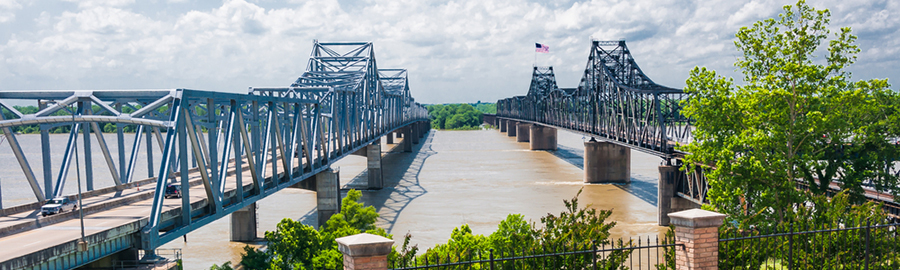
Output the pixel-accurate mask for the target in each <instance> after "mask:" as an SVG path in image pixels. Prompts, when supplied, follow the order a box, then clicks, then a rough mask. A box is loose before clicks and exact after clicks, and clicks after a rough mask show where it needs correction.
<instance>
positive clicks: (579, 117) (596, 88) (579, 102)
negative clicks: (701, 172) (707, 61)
mask: <svg viewBox="0 0 900 270" xmlns="http://www.w3.org/2000/svg"><path fill="white" fill-rule="evenodd" d="M686 98H687V94H685V93H684V91H682V90H681V89H674V88H670V87H666V86H662V85H659V84H656V83H655V82H653V81H652V80H651V79H650V78H649V77H648V76H647V75H646V74H644V72H643V71H641V69H640V67H638V65H637V63H636V62H635V60H634V58H633V57H632V56H631V52H630V51H629V50H628V47H627V46H626V45H625V41H593V42H592V45H591V52H590V56H589V57H588V62H587V66H586V67H585V71H584V76H583V77H582V79H581V82H580V83H579V85H578V87H577V88H559V87H558V86H557V84H556V79H555V74H554V72H553V68H552V67H534V71H533V74H532V81H531V86H530V87H529V90H528V94H527V95H525V96H517V97H512V98H507V99H502V100H499V101H497V116H498V117H503V118H510V119H518V120H525V121H530V122H535V123H540V124H544V125H548V126H555V127H560V128H564V129H569V130H573V131H576V132H579V133H584V134H586V135H590V136H592V137H597V138H603V139H606V140H608V141H610V142H613V143H616V144H620V145H624V146H627V147H630V148H632V149H635V150H639V151H644V152H648V153H651V154H654V155H657V156H660V157H662V158H664V159H666V160H671V159H674V158H677V157H679V156H681V155H683V153H681V152H679V151H678V150H677V149H676V146H678V145H679V144H687V143H688V142H689V141H690V140H691V134H690V133H691V129H692V128H691V121H690V120H689V119H688V118H686V117H684V116H682V115H681V113H680V110H681V103H680V102H681V101H682V100H684V99H686Z"/></svg>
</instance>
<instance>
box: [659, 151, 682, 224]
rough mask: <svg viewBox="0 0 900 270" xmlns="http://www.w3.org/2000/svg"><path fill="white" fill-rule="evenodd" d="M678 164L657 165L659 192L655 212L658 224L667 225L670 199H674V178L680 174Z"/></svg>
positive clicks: (670, 209)
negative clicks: (657, 216)
mask: <svg viewBox="0 0 900 270" xmlns="http://www.w3.org/2000/svg"><path fill="white" fill-rule="evenodd" d="M678 169H680V166H669V165H662V166H659V187H658V190H659V192H658V193H657V196H656V200H657V203H656V205H657V207H656V208H657V209H658V210H657V213H658V214H659V226H669V213H672V212H673V211H672V200H673V199H675V180H676V179H677V177H678V176H679V175H680V174H679V171H678Z"/></svg>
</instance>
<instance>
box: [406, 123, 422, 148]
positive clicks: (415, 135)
mask: <svg viewBox="0 0 900 270" xmlns="http://www.w3.org/2000/svg"><path fill="white" fill-rule="evenodd" d="M419 125H420V124H419V122H415V123H413V124H412V125H410V126H409V137H408V139H412V140H410V141H412V143H413V144H419V138H420V137H419Z"/></svg>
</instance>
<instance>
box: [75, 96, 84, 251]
mask: <svg viewBox="0 0 900 270" xmlns="http://www.w3.org/2000/svg"><path fill="white" fill-rule="evenodd" d="M72 128H73V129H74V130H73V132H75V135H78V125H77V124H75V113H73V114H72ZM84 136H88V134H84ZM72 148H73V149H72V150H73V152H75V179H77V180H78V204H77V206H76V207H78V219H79V220H80V221H81V238H80V239H78V251H81V252H85V251H87V248H88V242H87V240H85V239H84V207H82V205H81V164H80V163H81V162H80V161H79V160H78V140H75V143H74V145H73V146H72Z"/></svg>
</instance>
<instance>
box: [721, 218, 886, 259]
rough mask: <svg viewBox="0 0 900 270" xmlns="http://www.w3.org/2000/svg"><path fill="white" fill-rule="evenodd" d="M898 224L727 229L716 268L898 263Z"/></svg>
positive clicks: (722, 236) (722, 235) (722, 239)
mask: <svg viewBox="0 0 900 270" xmlns="http://www.w3.org/2000/svg"><path fill="white" fill-rule="evenodd" d="M898 229H900V224H885V225H871V224H838V225H835V226H821V227H802V228H795V227H794V226H791V225H788V226H784V227H780V228H779V229H777V230H772V231H758V230H750V231H726V232H723V233H722V234H720V239H719V269H778V270H780V269H900V252H898V251H900V241H898V240H900V231H898Z"/></svg>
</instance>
